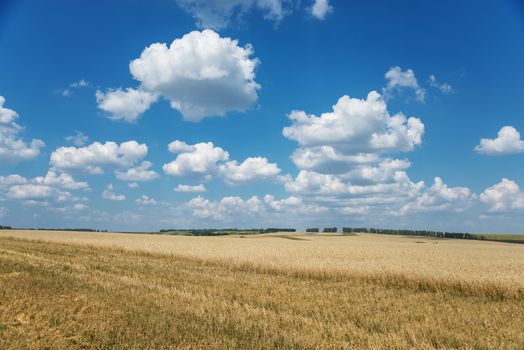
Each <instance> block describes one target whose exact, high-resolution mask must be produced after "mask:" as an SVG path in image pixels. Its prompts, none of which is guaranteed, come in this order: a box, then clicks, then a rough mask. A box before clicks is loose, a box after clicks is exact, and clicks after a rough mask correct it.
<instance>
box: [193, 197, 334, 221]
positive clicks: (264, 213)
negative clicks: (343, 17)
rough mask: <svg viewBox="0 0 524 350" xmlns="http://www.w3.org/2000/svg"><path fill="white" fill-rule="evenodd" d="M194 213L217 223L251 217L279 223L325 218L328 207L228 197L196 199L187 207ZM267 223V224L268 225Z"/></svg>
mask: <svg viewBox="0 0 524 350" xmlns="http://www.w3.org/2000/svg"><path fill="white" fill-rule="evenodd" d="M187 207H188V208H189V209H191V210H192V214H193V216H195V217H197V218H200V219H206V218H209V219H213V220H217V221H230V222H239V220H241V219H239V218H244V217H247V218H249V222H253V221H252V220H253V219H255V218H264V219H265V220H268V219H272V218H275V217H278V218H279V219H278V222H282V220H283V219H284V220H289V215H295V216H296V215H298V216H303V215H315V214H325V213H326V211H327V208H326V207H322V206H319V205H315V204H307V203H304V202H303V200H302V199H301V198H299V197H296V196H290V197H287V198H283V199H280V200H277V199H275V198H274V197H273V196H272V195H269V194H268V195H265V196H264V198H263V199H260V198H259V197H257V196H252V197H250V198H249V199H247V200H244V199H242V198H240V197H234V196H230V197H224V198H222V199H221V200H218V201H210V200H208V199H205V198H203V197H201V196H199V197H196V198H193V199H192V200H191V201H189V202H188V203H187ZM266 223H267V221H266Z"/></svg>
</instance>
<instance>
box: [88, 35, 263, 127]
mask: <svg viewBox="0 0 524 350" xmlns="http://www.w3.org/2000/svg"><path fill="white" fill-rule="evenodd" d="M252 55H253V48H252V47H251V45H246V46H244V47H242V46H239V45H238V42H237V41H236V40H233V39H231V38H227V37H221V36H220V35H219V34H218V33H216V32H214V31H212V30H209V29H206V30H204V31H201V32H199V31H193V32H191V33H188V34H186V35H184V36H183V37H182V38H180V39H175V40H174V41H173V42H172V43H171V45H169V46H168V45H167V44H164V43H155V44H152V45H150V46H148V47H146V48H145V49H144V51H143V52H142V54H141V55H140V58H137V59H135V60H133V61H132V62H131V63H130V64H129V69H130V71H131V74H132V75H133V78H134V79H136V80H137V81H139V82H140V87H139V88H138V89H133V88H128V89H127V90H122V89H118V90H110V91H109V92H107V93H103V92H100V91H98V92H97V101H98V106H99V108H101V109H103V110H105V111H107V112H109V113H111V115H112V118H113V119H123V120H126V121H135V120H137V119H138V118H139V117H140V115H141V114H142V113H143V112H144V111H145V110H147V108H149V105H150V104H151V103H153V102H154V101H156V99H157V98H158V97H160V96H161V97H164V98H165V99H167V100H169V101H170V103H171V107H172V108H174V109H177V110H178V111H180V113H182V115H183V117H184V119H185V120H189V121H194V122H197V121H200V120H201V119H202V118H204V117H211V116H223V115H225V114H226V113H227V112H230V111H239V112H242V111H245V110H247V109H248V108H249V107H251V106H252V105H253V104H254V103H255V102H256V101H257V99H258V94H257V91H258V89H259V88H260V85H259V84H258V83H257V82H256V81H255V68H256V66H257V64H258V62H259V61H258V59H256V58H252V57H251V56H252Z"/></svg>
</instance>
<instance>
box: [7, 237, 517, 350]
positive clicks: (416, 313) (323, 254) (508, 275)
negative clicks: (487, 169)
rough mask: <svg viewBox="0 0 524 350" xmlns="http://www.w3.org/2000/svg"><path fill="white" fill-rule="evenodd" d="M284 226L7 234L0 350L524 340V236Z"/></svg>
mask: <svg viewBox="0 0 524 350" xmlns="http://www.w3.org/2000/svg"><path fill="white" fill-rule="evenodd" d="M7 236H16V237H17V238H8V237H7ZM283 237H286V236H283V235H273V236H253V237H251V236H250V237H248V238H240V237H234V236H231V237H164V236H146V235H122V234H106V233H103V234H93V233H74V232H41V231H28V232H8V231H3V232H1V233H0V349H33V348H36V349H44V348H52V349H71V348H73V349H74V348H82V349H85V348H89V349H91V348H97V349H102V348H107V349H109V348H111V349H113V348H117V349H144V348H150V349H174V348H176V349H182V348H202V349H204V348H205V349H221V348H241V349H262V348H265V349H267V348H282V349H296V348H306V349H307V348H310V349H318V348H337V349H343V348H347V349H384V348H388V349H408V348H411V349H446V348H450V349H522V348H524V332H523V329H524V295H523V294H522V285H523V279H522V266H523V264H524V262H523V260H524V259H523V253H524V251H523V248H524V246H520V245H510V244H502V243H492V242H472V241H454V240H453V241H452V240H429V239H420V238H404V237H390V236H374V235H360V236H357V237H344V236H328V237H325V236H320V235H319V236H299V238H302V239H304V240H289V239H285V238H283ZM21 238H25V239H21ZM28 239H30V240H28ZM36 239H40V241H38V240H36ZM42 240H43V241H42ZM418 242H424V243H418ZM65 243H67V244H65ZM72 243H74V244H72ZM96 246H98V247H96ZM413 259H415V261H413ZM410 260H411V261H410ZM449 260H451V261H449ZM453 260H454V261H453ZM490 262H491V264H490ZM476 263H478V264H477V265H476V266H475V264H476ZM448 269H449V270H448ZM477 279H478V280H477Z"/></svg>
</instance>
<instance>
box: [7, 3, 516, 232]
mask: <svg viewBox="0 0 524 350" xmlns="http://www.w3.org/2000/svg"><path fill="white" fill-rule="evenodd" d="M522 62H524V4H523V3H522V2H521V1H517V0H503V1H460V2H457V1H451V0H449V1H448V0H444V1H414V0H411V1H407V0H398V1H390V0H382V1H378V0H377V1H336V0H330V1H326V0H316V1H315V0H302V1H294V0H287V1H286V0H274V1H268V0H222V1H220V0H213V1H202V0H151V1H138V0H132V1H129V0H126V1H123V0H118V1H117V0H115V1H76V0H75V1H55V0H49V1H29V0H18V1H9V0H7V1H6V0H4V1H1V0H0V224H5V225H12V226H16V227H56V228H60V227H85V228H97V229H110V230H158V229H161V228H181V227H232V226H234V227H272V226H279V227H288V226H291V227H296V228H299V229H303V228H306V227H311V226H312V227H323V226H339V227H341V226H366V227H383V228H412V229H434V230H450V231H467V232H500V233H505V232H508V233H511V232H519V233H522V232H524V215H523V214H524V188H523V187H524V167H523V166H522V164H523V160H524V141H523V140H522V138H521V136H520V133H519V132H522V131H523V130H524V119H523V118H524V104H523V103H522V98H523V92H524V70H523V69H522ZM175 141H178V142H175Z"/></svg>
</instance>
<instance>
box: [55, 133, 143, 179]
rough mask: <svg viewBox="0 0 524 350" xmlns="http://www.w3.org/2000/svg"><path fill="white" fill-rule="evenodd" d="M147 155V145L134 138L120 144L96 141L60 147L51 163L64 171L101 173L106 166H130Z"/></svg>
mask: <svg viewBox="0 0 524 350" xmlns="http://www.w3.org/2000/svg"><path fill="white" fill-rule="evenodd" d="M146 155H147V145H146V144H139V143H138V142H136V141H134V140H132V141H127V142H123V143H121V144H118V143H116V142H113V141H108V142H106V143H103V144H102V143H100V142H94V143H92V144H90V145H89V146H85V147H60V148H58V149H56V150H55V151H54V152H53V153H52V154H51V161H50V162H51V165H52V166H53V167H55V168H57V169H60V170H62V171H71V170H73V171H74V170H76V171H85V172H88V173H91V174H101V173H103V172H104V170H105V169H106V168H129V167H131V166H133V165H134V164H135V163H136V162H138V161H140V160H142V159H143V158H144V157H145V156H146Z"/></svg>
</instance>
